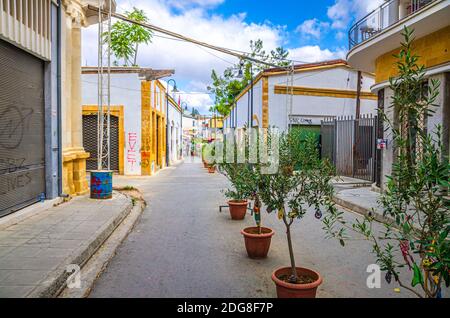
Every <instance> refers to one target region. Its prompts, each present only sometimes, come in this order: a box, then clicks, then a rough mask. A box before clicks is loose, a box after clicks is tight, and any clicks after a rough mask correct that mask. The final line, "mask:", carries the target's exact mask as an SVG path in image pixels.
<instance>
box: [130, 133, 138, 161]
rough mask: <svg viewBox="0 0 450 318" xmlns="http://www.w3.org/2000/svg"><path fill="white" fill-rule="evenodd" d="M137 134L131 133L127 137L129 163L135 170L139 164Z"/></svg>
mask: <svg viewBox="0 0 450 318" xmlns="http://www.w3.org/2000/svg"><path fill="white" fill-rule="evenodd" d="M136 146H137V133H135V132H129V133H128V136H127V162H128V163H129V164H130V166H131V170H133V169H134V167H135V165H136V163H137V151H138V149H137V147H136Z"/></svg>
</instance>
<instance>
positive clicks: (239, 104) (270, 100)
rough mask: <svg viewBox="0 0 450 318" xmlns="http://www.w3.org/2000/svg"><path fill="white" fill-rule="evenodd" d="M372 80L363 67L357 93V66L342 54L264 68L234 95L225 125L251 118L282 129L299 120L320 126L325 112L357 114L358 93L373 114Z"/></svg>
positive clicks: (255, 123) (300, 123) (363, 107)
mask: <svg viewBox="0 0 450 318" xmlns="http://www.w3.org/2000/svg"><path fill="white" fill-rule="evenodd" d="M288 83H289V85H288ZM373 83H374V79H373V75H372V74H370V73H362V74H361V88H360V92H359V93H358V91H357V87H358V72H357V71H356V70H354V69H352V68H351V67H349V66H348V64H347V63H346V62H345V61H343V60H332V61H325V62H320V63H310V64H302V65H297V66H295V67H294V72H293V73H291V74H289V73H288V72H287V71H286V70H285V69H281V68H280V69H268V70H265V71H263V72H262V73H260V74H259V75H258V76H257V77H256V78H255V80H254V83H253V85H249V86H248V87H247V88H246V89H245V90H244V91H243V92H242V93H241V94H240V95H239V96H238V97H237V98H236V100H235V106H234V107H233V108H232V110H231V113H230V115H229V116H227V117H226V118H225V119H224V126H225V127H226V128H229V127H231V128H235V127H243V126H244V125H247V126H248V125H249V123H250V124H251V125H252V126H253V127H255V126H257V127H264V128H267V127H269V126H271V127H273V126H275V127H277V128H278V129H280V130H286V129H288V128H289V127H292V126H297V127H300V128H302V129H307V130H313V131H319V130H320V123H321V121H322V120H323V119H325V118H330V117H338V116H355V114H356V104H357V103H356V100H357V97H358V96H359V99H360V113H361V114H375V111H376V107H377V101H376V99H377V96H376V95H374V94H372V93H371V92H370V87H371V86H372V85H373Z"/></svg>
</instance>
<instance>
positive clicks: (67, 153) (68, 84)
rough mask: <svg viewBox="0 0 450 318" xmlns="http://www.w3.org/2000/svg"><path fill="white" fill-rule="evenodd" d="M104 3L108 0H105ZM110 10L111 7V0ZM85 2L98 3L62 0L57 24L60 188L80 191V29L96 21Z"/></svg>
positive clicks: (84, 156)
mask: <svg viewBox="0 0 450 318" xmlns="http://www.w3.org/2000/svg"><path fill="white" fill-rule="evenodd" d="M105 2H106V4H108V3H109V1H108V0H105ZM112 3H113V6H114V7H113V8H112V9H113V11H114V10H115V1H112ZM87 5H94V6H97V5H98V1H97V0H63V6H64V13H65V15H64V18H63V21H62V24H61V36H62V44H63V46H62V48H61V52H62V54H61V59H62V60H63V61H65V63H63V64H62V76H61V81H62V87H63V92H64V93H63V94H62V95H63V99H62V101H61V102H62V149H63V151H62V158H63V171H62V180H63V182H62V183H63V192H64V193H66V194H70V195H80V194H84V193H86V192H88V190H89V188H88V184H87V179H86V159H87V158H89V153H87V152H86V151H85V150H84V148H83V135H82V94H81V30H82V28H83V27H86V26H89V25H91V24H94V23H97V21H98V17H97V13H96V12H92V11H89V10H88V9H87Z"/></svg>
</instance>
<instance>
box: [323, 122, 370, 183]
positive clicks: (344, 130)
mask: <svg viewBox="0 0 450 318" xmlns="http://www.w3.org/2000/svg"><path fill="white" fill-rule="evenodd" d="M377 127H378V120H377V116H372V115H366V116H361V117H360V118H358V119H355V118H353V117H352V116H345V117H338V118H330V119H327V120H323V121H322V123H321V129H320V134H321V140H322V150H321V155H322V158H327V159H329V160H330V162H332V163H333V165H334V166H335V168H336V172H337V174H338V175H339V176H346V177H353V178H357V179H363V180H367V181H375V168H376V160H377V158H376V152H375V151H376V140H377Z"/></svg>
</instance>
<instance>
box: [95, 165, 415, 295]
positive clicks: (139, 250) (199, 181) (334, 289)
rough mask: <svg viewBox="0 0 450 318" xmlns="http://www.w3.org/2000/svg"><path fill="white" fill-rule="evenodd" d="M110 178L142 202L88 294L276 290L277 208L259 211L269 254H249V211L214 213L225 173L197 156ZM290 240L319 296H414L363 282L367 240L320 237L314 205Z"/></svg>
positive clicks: (284, 254) (280, 232)
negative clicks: (314, 276) (238, 216)
mask: <svg viewBox="0 0 450 318" xmlns="http://www.w3.org/2000/svg"><path fill="white" fill-rule="evenodd" d="M115 183H116V184H121V185H134V186H137V187H138V188H139V189H140V190H141V191H142V192H143V193H144V197H145V199H146V200H147V203H148V207H147V208H146V209H145V211H144V212H143V215H142V217H141V219H140V221H139V222H138V224H137V225H136V226H135V228H134V230H133V231H132V233H130V235H129V236H128V238H127V239H126V240H125V241H124V242H123V244H122V245H121V246H120V247H119V248H118V250H117V255H116V256H115V257H114V258H113V259H112V260H111V262H110V264H109V266H108V267H107V269H106V270H105V272H104V273H103V274H102V275H101V276H100V278H99V279H98V280H97V282H96V284H95V285H94V288H93V290H92V293H91V295H90V296H91V297H188V298H189V297H220V298H225V297H275V296H276V293H275V287H274V284H273V282H272V280H271V278H270V276H271V273H272V271H273V270H274V269H276V268H277V267H280V266H286V265H288V264H289V256H288V250H287V244H286V238H285V232H284V225H283V223H282V222H280V221H279V220H278V219H277V217H276V215H275V214H270V215H269V214H267V213H263V223H264V225H265V226H269V227H271V228H273V229H274V230H275V232H276V233H275V236H274V237H273V239H272V246H271V249H270V252H269V256H268V258H267V259H265V260H251V259H249V258H248V257H247V255H246V251H245V247H244V240H243V237H242V235H241V234H240V230H241V229H242V228H244V227H247V226H253V224H254V222H253V219H252V218H251V217H250V214H248V215H247V217H246V219H245V220H243V221H232V220H231V219H230V217H229V214H228V210H227V209H224V211H223V212H222V213H219V205H221V204H225V202H226V200H225V198H224V196H223V194H222V193H221V189H224V188H225V187H226V186H227V180H226V178H225V177H223V176H222V175H219V174H217V173H216V174H213V175H211V174H208V173H207V172H206V170H205V169H204V168H203V167H202V166H201V165H200V164H199V163H184V164H181V165H179V166H176V167H169V168H167V169H164V170H162V171H160V172H159V173H158V174H156V175H155V176H152V177H134V178H132V177H118V178H117V179H116V180H115ZM346 217H347V218H349V219H353V218H355V215H354V214H353V213H350V212H347V214H346ZM380 228H381V227H380ZM293 243H294V249H295V255H296V261H297V265H298V266H303V267H308V268H312V269H315V270H317V271H319V272H320V273H321V274H322V275H323V278H324V283H323V284H322V285H321V286H320V288H319V290H318V295H317V296H318V297H411V296H412V295H411V294H410V293H409V292H407V291H406V290H401V292H400V293H396V292H395V291H394V287H397V286H395V284H391V285H388V284H387V283H386V282H385V281H384V279H382V283H381V288H380V289H369V288H367V286H366V279H367V276H368V275H369V274H368V273H367V272H366V269H367V266H368V265H369V264H372V263H374V262H375V259H374V257H373V256H372V255H371V254H370V252H369V250H370V244H369V243H368V242H366V241H361V240H354V241H349V242H348V243H347V245H346V247H344V248H343V247H341V246H340V245H339V243H338V242H336V241H335V240H329V239H326V238H325V233H324V232H323V231H322V223H321V221H319V220H317V219H315V217H314V215H313V213H310V214H309V215H307V216H306V217H305V218H304V219H303V220H300V221H298V222H296V224H295V225H294V228H293ZM382 277H383V276H382ZM408 277H409V276H408ZM408 279H409V278H408ZM407 281H408V280H407Z"/></svg>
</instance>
